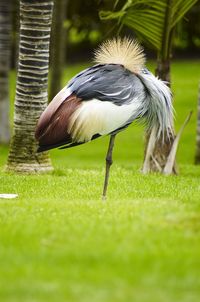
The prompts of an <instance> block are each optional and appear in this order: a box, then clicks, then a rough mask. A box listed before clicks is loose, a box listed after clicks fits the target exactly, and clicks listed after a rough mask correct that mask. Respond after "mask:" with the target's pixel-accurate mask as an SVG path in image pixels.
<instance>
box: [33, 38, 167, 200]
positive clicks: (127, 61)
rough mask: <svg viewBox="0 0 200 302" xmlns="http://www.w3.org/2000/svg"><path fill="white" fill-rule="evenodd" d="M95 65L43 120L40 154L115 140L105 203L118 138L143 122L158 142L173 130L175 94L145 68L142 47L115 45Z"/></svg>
mask: <svg viewBox="0 0 200 302" xmlns="http://www.w3.org/2000/svg"><path fill="white" fill-rule="evenodd" d="M95 61H96V65H94V66H92V67H89V68H87V69H85V70H83V71H82V72H80V73H79V74H77V75H76V76H75V77H73V78H72V79H71V80H70V81H69V83H68V84H67V85H66V86H65V87H64V88H63V89H62V90H61V91H60V92H59V93H58V94H57V95H56V96H55V97H54V99H53V100H52V102H51V103H50V104H49V105H48V107H47V108H46V109H45V110H44V112H43V113H42V115H41V117H40V118H39V121H38V124H37V127H36V132H35V137H36V139H37V140H38V142H39V148H38V152H43V151H46V150H50V149H53V148H57V147H60V149H64V148H70V147H74V146H77V145H80V144H84V143H86V142H89V141H91V140H93V139H96V138H98V137H100V136H103V135H107V134H109V135H110V142H109V147H108V152H107V156H106V173H105V180H104V188H103V198H105V197H106V192H107V186H108V178H109V170H110V166H111V164H112V151H113V146H114V140H115V136H116V134H117V133H118V132H120V131H122V130H124V129H125V128H126V127H128V125H130V124H131V123H132V122H133V121H135V120H144V121H145V122H146V124H147V127H148V128H149V129H151V128H153V127H156V129H157V133H158V136H160V135H163V134H164V133H168V132H169V131H171V129H172V116H173V108H172V103H171V92H170V89H169V88H168V87H167V86H166V85H165V83H164V82H162V81H161V80H159V79H158V78H156V77H155V76H154V75H153V74H152V73H151V72H149V71H148V70H147V69H146V68H145V67H144V64H145V56H144V53H143V49H142V48H141V46H140V45H139V44H138V42H136V41H133V40H130V39H127V38H125V39H120V38H118V39H113V40H109V41H106V42H105V43H103V44H102V45H101V46H100V47H99V49H97V51H96V52H95Z"/></svg>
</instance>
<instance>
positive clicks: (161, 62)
mask: <svg viewBox="0 0 200 302" xmlns="http://www.w3.org/2000/svg"><path fill="white" fill-rule="evenodd" d="M172 1H173V0H167V6H166V14H165V24H164V32H163V36H162V45H161V50H160V51H159V53H158V60H157V68H156V71H155V73H156V76H158V77H159V78H160V79H162V80H163V81H166V82H167V83H168V86H170V55H171V46H172V45H171V44H172V36H173V30H172V29H171V28H170V22H171V13H172V12H171V5H172ZM149 138H150V133H147V135H146V150H145V158H146V156H147V154H146V151H147V150H148V147H147V146H148V144H149ZM173 142H174V131H173V133H170V137H167V136H165V139H164V142H163V139H162V138H160V139H158V140H157V141H156V143H155V146H154V148H153V150H152V154H150V155H149V154H148V158H149V161H148V163H146V165H147V169H148V172H162V171H164V167H165V165H166V163H167V159H168V156H169V153H170V150H171V148H172V145H173ZM144 162H146V160H144ZM143 172H144V173H146V172H147V171H146V170H145V169H144V166H143ZM171 173H172V174H177V166H176V162H175V160H174V165H173V168H172V171H171Z"/></svg>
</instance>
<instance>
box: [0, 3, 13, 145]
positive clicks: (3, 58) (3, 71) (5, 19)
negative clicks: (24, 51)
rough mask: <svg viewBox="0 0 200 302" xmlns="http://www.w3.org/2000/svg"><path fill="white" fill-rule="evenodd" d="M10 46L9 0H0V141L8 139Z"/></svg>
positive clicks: (4, 141) (7, 141)
mask: <svg viewBox="0 0 200 302" xmlns="http://www.w3.org/2000/svg"><path fill="white" fill-rule="evenodd" d="M10 47H11V0H1V1H0V143H2V144H8V143H9V141H10V123H9V106H10V104H9V102H10V98H9V71H10Z"/></svg>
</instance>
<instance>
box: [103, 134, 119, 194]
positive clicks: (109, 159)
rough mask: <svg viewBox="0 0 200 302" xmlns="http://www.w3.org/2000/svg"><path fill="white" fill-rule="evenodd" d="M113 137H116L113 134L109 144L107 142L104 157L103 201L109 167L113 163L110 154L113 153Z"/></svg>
mask: <svg viewBox="0 0 200 302" xmlns="http://www.w3.org/2000/svg"><path fill="white" fill-rule="evenodd" d="M115 136H116V134H113V135H111V136H110V142H109V146H108V151H107V155H106V174H105V180H104V187H103V195H102V199H103V200H105V199H106V192H107V187H108V179H109V172H110V166H111V165H112V163H113V161H112V152H113V147H114V142H115Z"/></svg>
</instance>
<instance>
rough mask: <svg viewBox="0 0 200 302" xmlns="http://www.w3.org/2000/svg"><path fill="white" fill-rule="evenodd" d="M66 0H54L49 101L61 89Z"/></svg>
mask: <svg viewBox="0 0 200 302" xmlns="http://www.w3.org/2000/svg"><path fill="white" fill-rule="evenodd" d="M66 6H67V0H59V1H55V6H54V12H53V22H52V34H51V56H50V64H51V85H50V93H49V101H51V100H52V99H53V98H54V96H55V95H56V94H57V93H58V92H59V91H60V90H61V87H62V83H61V80H62V71H63V67H64V62H63V61H64V51H65V30H64V27H63V22H64V19H65V16H66Z"/></svg>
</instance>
